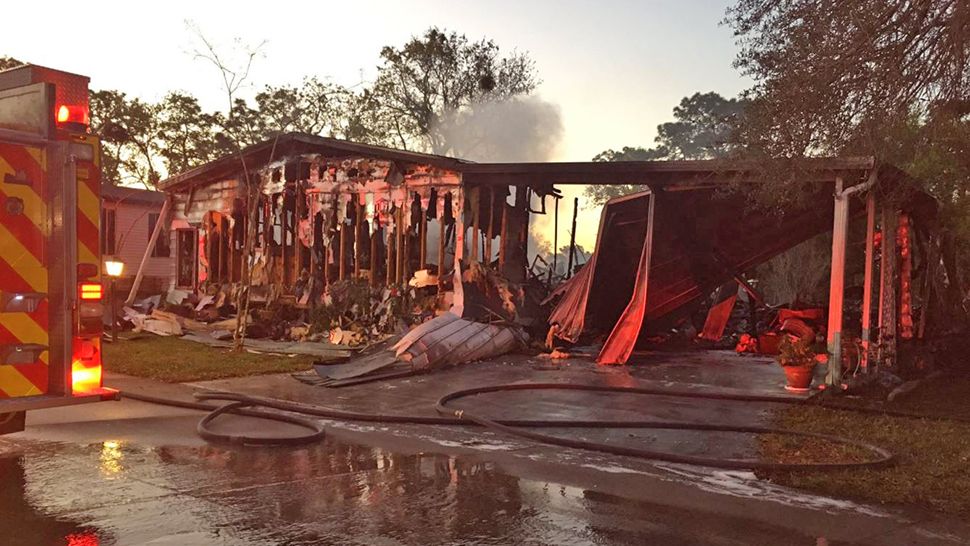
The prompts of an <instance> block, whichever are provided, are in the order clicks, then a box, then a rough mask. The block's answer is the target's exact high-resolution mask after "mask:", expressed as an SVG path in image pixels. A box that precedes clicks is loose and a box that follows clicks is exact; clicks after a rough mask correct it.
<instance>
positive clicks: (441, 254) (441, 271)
mask: <svg viewBox="0 0 970 546" xmlns="http://www.w3.org/2000/svg"><path fill="white" fill-rule="evenodd" d="M444 277H445V215H444V212H442V213H441V214H440V215H439V216H438V289H439V290H440V289H441V287H442V285H443V284H444Z"/></svg>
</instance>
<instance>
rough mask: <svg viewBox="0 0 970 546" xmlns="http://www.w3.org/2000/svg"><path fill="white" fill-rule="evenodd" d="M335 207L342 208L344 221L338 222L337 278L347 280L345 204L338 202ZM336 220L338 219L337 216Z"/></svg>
mask: <svg viewBox="0 0 970 546" xmlns="http://www.w3.org/2000/svg"><path fill="white" fill-rule="evenodd" d="M338 199H339V198H338ZM337 206H338V207H343V208H344V219H343V221H341V222H340V251H339V252H340V257H339V258H338V261H337V278H338V279H340V280H344V279H346V278H347V203H344V202H343V201H340V202H339V203H338V205H337ZM337 218H340V215H339V214H338V215H337Z"/></svg>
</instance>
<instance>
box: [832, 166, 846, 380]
mask: <svg viewBox="0 0 970 546" xmlns="http://www.w3.org/2000/svg"><path fill="white" fill-rule="evenodd" d="M842 184H843V182H842V177H841V176H840V177H837V178H836V179H835V210H834V216H835V218H834V221H833V225H832V272H831V277H830V280H829V321H828V337H827V340H826V341H827V345H828V352H829V371H828V376H827V377H826V383H827V384H828V385H829V386H831V387H838V386H840V385H841V384H842V307H843V303H844V293H845V247H846V238H847V236H848V229H849V197H848V196H847V195H845V194H843V189H844V188H843V186H842Z"/></svg>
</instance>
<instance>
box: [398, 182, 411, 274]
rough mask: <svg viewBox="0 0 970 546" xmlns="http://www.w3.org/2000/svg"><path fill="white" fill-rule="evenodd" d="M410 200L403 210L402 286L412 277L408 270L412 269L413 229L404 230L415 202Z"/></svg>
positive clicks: (406, 201)
mask: <svg viewBox="0 0 970 546" xmlns="http://www.w3.org/2000/svg"><path fill="white" fill-rule="evenodd" d="M409 200H410V199H409ZM409 200H405V205H404V208H402V210H401V227H402V229H401V279H400V280H399V281H398V283H400V284H403V283H406V282H408V280H410V279H411V275H409V274H408V270H409V269H410V268H411V233H410V231H411V228H410V226H408V227H407V228H404V224H405V222H404V219H405V218H407V220H408V222H410V221H411V206H412V203H413V201H412V202H411V203H409V202H408V201H409Z"/></svg>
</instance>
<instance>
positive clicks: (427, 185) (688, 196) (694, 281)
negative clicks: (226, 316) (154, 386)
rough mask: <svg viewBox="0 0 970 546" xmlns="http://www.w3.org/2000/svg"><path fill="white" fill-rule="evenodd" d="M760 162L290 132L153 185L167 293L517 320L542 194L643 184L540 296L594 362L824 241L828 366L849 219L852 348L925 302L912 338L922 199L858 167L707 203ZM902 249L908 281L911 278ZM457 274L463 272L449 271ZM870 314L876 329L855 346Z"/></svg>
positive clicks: (925, 201) (894, 330)
mask: <svg viewBox="0 0 970 546" xmlns="http://www.w3.org/2000/svg"><path fill="white" fill-rule="evenodd" d="M761 167H762V165H759V164H757V163H753V162H747V161H733V160H703V161H650V162H618V163H600V162H580V163H473V162H469V161H463V160H460V159H455V158H450V157H443V156H436V155H429V154H421V153H414V152H407V151H401V150H393V149H387V148H382V147H377V146H369V145H361V144H355V143H350V142H346V141H341V140H336V139H331V138H324V137H318V136H312V135H306V134H300V133H288V134H284V135H281V136H279V137H278V138H275V139H271V140H268V141H265V142H263V143H260V144H256V145H253V146H250V147H248V148H246V149H244V150H242V152H241V153H240V154H234V155H231V156H227V157H224V158H221V159H219V160H216V161H213V162H211V163H208V164H206V165H203V166H200V167H197V168H194V169H192V170H189V171H187V172H184V173H181V174H178V175H175V176H173V177H171V178H169V179H167V180H164V181H163V182H162V183H161V184H160V189H161V190H162V191H164V192H165V193H166V194H167V196H168V198H167V200H166V204H165V206H164V209H163V216H165V217H167V220H166V221H165V222H164V223H165V224H166V225H169V226H170V227H171V229H172V230H174V231H175V234H176V236H175V241H176V246H175V249H174V250H175V255H176V279H175V285H176V286H175V287H176V288H180V289H185V290H188V291H196V292H210V293H211V291H212V290H213V289H216V290H228V291H230V292H235V291H236V290H238V288H239V286H240V284H241V283H243V282H244V281H246V280H247V279H248V284H249V286H250V299H251V301H254V302H276V303H283V304H285V305H291V306H295V307H298V308H314V307H317V306H320V305H327V304H328V303H327V302H329V301H331V300H329V299H328V298H329V289H330V287H332V286H333V285H334V283H338V282H342V281H348V280H357V282H360V283H364V282H366V283H368V284H369V285H370V286H371V287H374V288H375V289H377V288H381V287H405V286H407V285H408V284H409V283H410V285H411V286H412V287H413V286H422V287H426V288H432V289H434V288H435V287H436V292H437V294H438V297H437V303H436V305H437V307H438V309H439V310H446V309H447V308H449V307H451V309H452V310H453V311H454V312H455V314H456V315H458V316H462V314H463V313H464V314H466V315H467V314H468V313H467V309H466V308H465V305H466V303H467V304H468V305H469V306H473V305H474V306H482V307H489V306H490V305H491V308H490V309H489V310H488V313H491V314H492V315H494V316H496V317H500V318H504V319H525V320H524V322H528V320H529V319H536V318H539V319H543V320H544V319H545V318H546V317H545V316H542V314H541V312H540V311H538V310H537V311H535V312H532V311H526V308H527V307H528V306H527V305H525V303H526V301H525V300H526V299H527V298H526V297H525V295H524V293H525V290H523V289H522V288H523V286H525V285H526V284H528V283H533V284H537V283H538V281H539V279H537V278H535V276H534V275H532V274H531V273H530V269H529V267H528V265H529V264H528V233H529V225H530V217H531V215H533V214H544V213H546V209H547V207H546V205H545V203H546V201H547V200H548V199H549V198H551V199H554V200H557V199H559V198H560V197H561V193H560V192H559V191H558V190H557V189H556V188H557V186H561V185H569V184H631V183H633V184H640V185H643V186H644V187H646V188H648V190H647V191H644V192H642V193H639V194H634V195H630V196H626V197H622V198H618V199H614V200H612V201H610V202H609V203H608V204H607V205H606V207H604V210H603V213H602V217H601V221H600V226H599V234H598V238H597V244H596V249H595V252H594V253H593V256H592V258H591V259H590V260H589V262H588V263H587V264H586V265H585V266H583V267H582V269H580V270H579V272H578V273H577V274H576V275H574V276H572V277H571V278H569V279H568V280H567V281H566V282H564V283H563V284H561V285H560V286H558V287H557V288H555V289H554V290H552V292H551V295H550V297H549V298H548V299H547V301H549V302H554V303H555V305H554V306H553V307H552V310H551V314H549V315H548V323H549V325H551V328H552V332H551V333H552V335H553V336H554V337H558V338H559V339H561V340H565V341H568V342H578V341H580V339H581V337H584V336H588V335H590V334H598V335H600V336H602V338H603V339H605V343H604V345H603V348H602V350H601V351H600V354H599V356H598V361H599V362H601V363H623V362H626V361H627V360H628V359H629V358H630V355H631V354H632V352H633V349H634V347H636V346H638V345H642V344H643V343H645V342H646V341H647V339H648V338H649V337H650V336H651V335H652V334H653V333H655V332H658V331H662V330H664V329H665V328H669V327H670V326H671V325H673V324H676V322H677V321H678V320H680V319H682V318H683V317H684V316H686V315H688V314H689V313H691V312H693V311H696V310H697V309H698V308H699V307H700V306H702V305H703V304H704V303H705V302H706V301H707V299H708V296H709V295H710V294H711V293H712V292H713V291H715V290H717V289H718V287H719V286H721V285H723V284H724V283H726V282H731V281H737V282H738V283H740V284H741V285H742V286H746V287H747V288H748V289H751V287H750V285H748V284H747V283H746V281H745V278H744V273H746V272H748V271H750V270H751V269H752V268H753V267H754V266H756V265H759V264H761V263H764V262H765V261H766V260H768V259H770V258H772V257H773V256H775V255H778V254H780V253H782V252H784V251H786V250H788V249H790V248H792V247H794V246H796V245H797V244H799V243H801V242H803V241H805V240H807V239H809V238H811V237H813V236H816V235H818V234H821V233H824V232H828V231H832V232H833V245H832V266H831V271H832V275H831V282H830V288H831V289H830V302H831V304H830V305H829V306H828V321H827V329H826V331H827V335H828V338H829V346H830V352H831V353H832V356H833V357H834V359H835V361H836V362H838V361H839V358H840V355H839V353H840V351H841V349H840V347H841V336H842V331H843V305H842V302H843V301H844V289H845V270H846V269H845V260H846V246H847V235H848V226H849V222H850V219H852V218H856V217H861V218H864V219H865V223H866V225H865V227H866V230H865V231H866V253H865V256H866V258H865V261H866V263H865V279H864V280H863V282H862V284H864V289H865V294H864V301H863V312H862V322H861V324H860V325H859V328H858V329H857V330H859V331H861V338H862V343H863V344H865V345H866V347H869V344H870V342H872V346H876V345H878V346H879V347H880V348H881V351H882V353H881V354H882V355H883V356H884V357H885V358H890V359H891V358H892V354H893V352H894V349H893V346H894V344H895V341H896V337H897V334H899V336H900V337H901V338H906V337H907V336H911V334H912V331H913V327H912V321H913V316H914V315H913V306H914V300H918V301H919V302H921V303H922V304H923V305H922V306H923V308H924V312H923V313H921V314H920V316H919V319H918V320H919V322H920V324H917V325H915V326H916V329H917V330H919V331H921V330H922V328H923V327H924V326H925V322H926V320H927V318H926V317H927V315H928V313H926V312H925V308H926V307H927V304H928V302H929V301H930V299H931V296H930V291H931V290H932V289H933V288H932V286H933V282H931V276H933V275H939V272H938V271H937V272H934V267H933V265H934V261H935V262H939V257H938V256H939V254H938V253H934V250H933V248H935V245H938V240H937V239H936V238H935V232H934V231H933V229H934V227H933V226H934V225H935V214H936V203H935V201H934V200H933V199H932V198H931V197H929V196H928V195H926V194H925V193H922V192H920V191H918V190H916V189H915V188H916V185H915V184H913V183H912V181H911V180H909V179H908V178H907V177H906V175H905V174H903V173H902V172H901V171H899V170H898V169H896V168H894V167H892V166H890V165H885V164H880V163H878V162H876V161H875V160H873V159H872V158H817V159H809V160H804V161H803V162H801V164H800V166H799V170H798V172H799V173H800V174H799V176H800V177H802V180H801V181H803V182H805V184H807V185H808V186H810V187H812V188H814V190H813V191H812V192H809V193H810V195H809V196H808V197H807V198H806V199H805V200H803V202H802V204H801V205H799V206H798V207H795V208H793V209H792V210H789V211H787V212H786V213H784V214H783V215H781V216H778V215H771V214H766V213H764V212H759V211H758V210H757V209H756V208H752V207H750V206H748V203H747V202H746V201H747V199H746V197H745V195H744V191H736V192H727V193H725V192H719V188H721V187H723V186H724V185H725V184H734V185H735V186H737V184H741V185H742V186H741V187H742V188H743V184H745V183H749V182H750V183H758V182H763V179H762V178H760V177H761V176H763V174H762V173H763V169H762V168H761ZM247 180H248V184H247ZM535 203H541V205H534V204H535ZM250 204H253V206H250ZM533 206H536V207H537V208H536V209H533ZM557 216H558V215H557ZM162 223H163V222H159V225H161V224H162ZM557 223H558V217H557ZM904 224H905V225H911V226H916V229H915V230H914V231H913V233H914V235H915V237H914V239H918V240H916V243H917V244H916V245H915V247H914V248H916V247H918V248H919V252H909V249H907V252H906V253H905V254H904V255H901V254H900V251H899V246H900V245H901V244H906V245H909V244H910V242H911V241H910V240H909V233H908V232H907V233H906V234H902V235H900V236H899V237H903V236H904V235H905V241H901V240H900V239H899V237H897V236H895V235H896V231H897V226H899V225H904ZM877 226H878V230H877ZM247 230H250V231H251V234H250V236H249V237H247ZM157 231H158V230H156V232H157ZM877 231H881V232H882V234H883V236H882V245H881V247H880V249H879V252H880V259H879V260H878V263H879V264H881V266H880V267H879V269H880V272H879V275H878V281H877V280H876V277H877V275H876V274H875V269H874V268H875V267H876V265H875V264H876V260H875V259H874V256H875V252H876V250H875V246H874V245H875V243H874V241H875V234H876V232H877ZM154 236H155V234H153V237H154ZM247 240H250V241H251V248H247ZM897 241H899V242H897ZM916 255H918V260H919V262H920V263H919V264H918V267H917V268H916V269H917V270H918V272H919V273H920V274H921V275H922V277H921V278H920V279H915V278H912V274H913V271H914V269H913V267H914V263H913V260H914V257H916ZM456 269H457V270H460V271H462V272H463V275H451V274H450V273H452V272H453V271H455V270H456ZM489 275H491V276H494V277H497V278H501V282H499V283H493V285H492V287H493V289H494V287H495V286H502V292H503V293H502V294H500V295H498V297H497V298H496V297H495V296H496V295H495V294H492V296H493V297H492V298H484V300H485V301H484V302H483V301H482V298H479V300H475V298H476V294H475V291H474V290H471V291H468V292H469V293H467V294H466V290H465V289H463V287H462V277H463V276H466V277H467V276H471V277H476V276H477V277H478V278H482V277H485V276H489ZM503 283H504V284H503ZM913 287H918V290H913ZM486 291H488V289H487V288H486ZM543 295H545V294H543ZM539 299H541V298H539ZM494 301H499V302H501V303H502V304H501V305H498V306H496V305H494V304H492V303H490V302H494ZM536 301H538V299H537V300H536ZM535 307H537V306H535ZM876 307H877V308H878V311H877V313H878V314H877V317H878V318H877V320H876V321H875V322H878V325H879V328H878V331H877V332H876V334H875V335H874V336H872V338H871V339H870V332H871V330H872V328H871V327H872V325H873V322H874V321H873V317H872V312H871V310H872V309H873V308H876ZM527 315H531V316H527ZM866 354H867V355H868V354H869V350H868V349H867V350H866ZM834 368H836V369H838V368H837V367H834ZM830 379H831V380H832V381H837V380H838V379H839V378H838V373H836V374H835V377H832V378H830Z"/></svg>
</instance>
